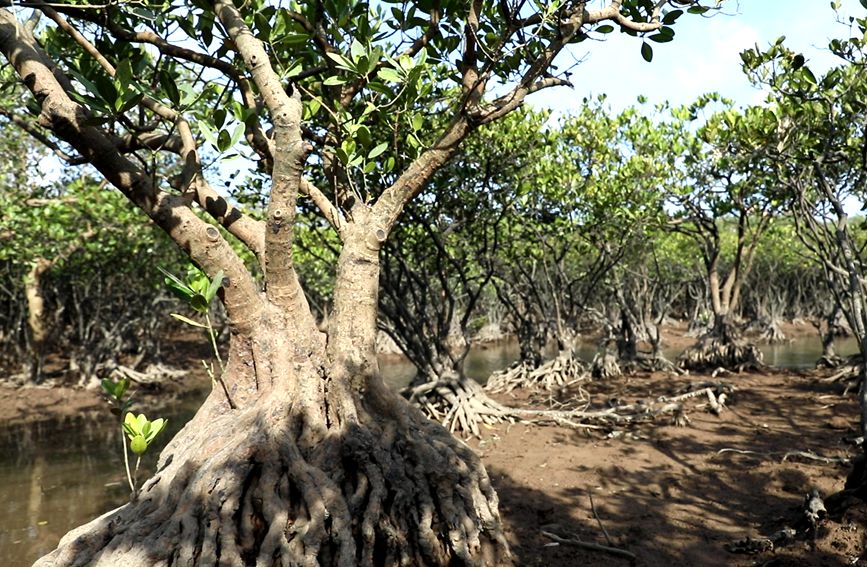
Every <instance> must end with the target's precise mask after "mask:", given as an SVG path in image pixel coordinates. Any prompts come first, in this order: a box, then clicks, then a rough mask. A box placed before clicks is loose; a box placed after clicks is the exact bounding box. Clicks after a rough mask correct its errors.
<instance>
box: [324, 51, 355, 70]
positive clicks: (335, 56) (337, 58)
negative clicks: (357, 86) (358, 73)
mask: <svg viewBox="0 0 867 567" xmlns="http://www.w3.org/2000/svg"><path fill="white" fill-rule="evenodd" d="M326 55H328V58H329V59H331V60H332V61H334V62H335V63H337V66H338V67H342V68H343V69H346V70H347V71H353V70H354V69H355V65H353V64H352V61H350V60H349V59H347V58H346V57H344V56H343V55H341V54H339V53H327V54H326Z"/></svg>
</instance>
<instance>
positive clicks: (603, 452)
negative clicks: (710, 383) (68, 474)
mask: <svg viewBox="0 0 867 567" xmlns="http://www.w3.org/2000/svg"><path fill="white" fill-rule="evenodd" d="M826 377H827V373H826V374H821V373H816V372H813V371H810V372H803V373H796V372H785V371H768V372H764V373H750V374H727V375H723V376H719V377H717V378H714V380H716V381H719V380H722V381H724V382H726V383H727V384H730V385H732V386H734V387H735V388H736V391H735V392H734V394H733V395H732V397H731V399H730V400H729V401H728V409H727V410H725V411H723V412H722V414H721V415H719V416H717V415H714V414H712V413H710V412H709V411H708V410H707V408H704V407H701V406H702V400H701V399H696V400H692V401H689V402H687V404H686V406H687V409H688V412H687V415H688V417H689V421H690V423H689V425H687V426H686V427H678V426H675V425H674V424H673V423H672V420H671V418H670V417H661V418H658V419H657V420H656V421H653V422H648V423H643V424H640V425H636V426H631V427H627V428H622V429H617V430H605V431H592V432H587V431H576V430H572V429H566V428H562V427H552V426H536V425H528V424H521V423H516V424H510V425H509V424H506V425H501V426H497V427H491V428H486V429H484V434H483V437H482V438H481V439H471V440H468V443H469V444H470V445H471V446H472V447H473V448H475V449H476V450H477V451H478V453H479V454H480V455H481V456H482V459H483V460H484V462H485V465H486V466H487V468H488V471H489V473H490V475H491V477H492V479H493V482H494V484H495V486H496V488H497V490H498V492H499V495H500V511H501V515H502V517H503V520H504V522H505V524H506V527H507V530H508V535H509V539H510V541H511V544H512V546H513V549H514V551H515V553H516V555H517V557H518V564H519V565H528V566H536V565H538V566H569V565H612V566H616V565H629V564H630V560H629V559H628V558H625V557H618V556H614V555H609V554H607V553H604V552H600V551H590V550H586V549H582V548H579V547H575V546H572V545H570V544H568V543H559V544H558V543H557V542H555V541H553V540H552V539H551V538H550V537H549V536H546V535H545V534H544V532H547V533H550V534H553V535H555V536H558V537H560V538H563V539H567V540H568V539H575V540H581V541H583V542H589V543H595V544H600V545H607V546H609V547H614V548H618V549H622V550H625V551H627V552H628V553H631V554H633V555H634V556H635V557H636V558H637V561H636V563H637V564H638V565H646V566H665V567H672V566H679V565H736V566H747V565H777V566H783V565H792V566H794V565H807V566H818V565H828V566H844V565H867V559H862V555H864V554H865V545H867V541H865V533H867V531H865V528H867V513H865V511H864V508H863V507H854V508H852V509H851V510H850V511H849V512H847V514H846V515H844V516H843V518H841V519H840V520H839V521H832V520H826V521H824V522H823V523H822V525H821V526H820V527H819V529H818V531H817V533H816V535H815V537H804V536H803V535H801V536H799V537H798V538H796V539H795V540H794V541H791V542H789V543H786V544H784V545H777V546H776V547H775V549H773V550H765V551H763V552H760V553H757V554H753V555H750V554H742V553H732V552H730V551H729V550H728V548H729V547H730V546H731V545H730V544H732V543H733V542H737V541H738V540H741V539H743V538H746V537H751V538H756V539H758V540H761V538H762V537H766V536H769V535H771V534H773V533H775V532H777V531H779V530H780V529H782V528H784V527H787V526H793V525H795V524H796V523H797V521H798V520H799V518H800V515H801V507H802V504H803V501H804V496H805V495H806V494H807V493H808V492H810V490H811V489H813V488H816V489H818V490H819V491H820V492H821V493H822V494H823V495H827V494H829V493H832V492H834V491H836V490H839V489H841V488H842V486H843V483H844V480H845V476H846V474H847V472H848V470H849V466H848V465H846V464H842V463H837V462H820V461H816V460H810V459H807V458H804V457H803V456H800V455H794V454H792V455H788V456H787V453H789V452H791V451H801V452H812V453H814V454H815V455H817V456H820V457H824V458H827V459H848V458H852V457H854V456H855V455H856V454H857V452H858V450H857V449H856V448H855V447H853V446H852V445H851V444H849V443H847V439H850V438H852V437H855V436H856V435H857V433H856V427H857V406H856V402H855V396H854V394H853V393H851V392H850V393H849V394H847V395H845V396H844V395H843V390H844V384H842V383H839V382H833V383H832V382H827V381H826V380H825V378H826ZM706 379H708V377H706V376H697V375H692V376H671V375H667V374H662V373H656V374H652V375H648V374H645V375H637V376H631V377H623V378H619V379H616V380H614V381H610V382H605V383H601V382H590V383H586V384H583V388H584V389H585V390H586V391H587V393H588V394H589V395H590V397H591V401H592V403H593V404H594V406H596V407H604V406H606V405H610V404H612V403H633V402H636V401H639V400H651V399H655V398H657V397H658V396H662V395H672V394H674V393H677V392H679V391H681V390H682V388H684V387H686V386H688V385H689V384H690V383H692V382H695V381H701V380H706ZM563 395H564V396H566V397H568V396H570V395H571V393H569V392H565V393H564V394H563ZM499 399H500V401H502V402H503V403H506V404H509V405H522V406H525V407H526V406H527V405H528V404H530V405H532V403H533V399H532V398H530V399H528V397H527V396H526V395H520V394H519V395H518V396H516V397H510V396H502V397H500V398H499ZM536 401H537V402H538V398H536ZM537 407H538V406H537ZM88 411H94V412H98V411H104V405H103V402H102V400H101V399H100V398H99V395H98V393H97V392H93V391H86V390H74V389H60V388H47V387H38V388H21V389H14V388H7V387H0V427H2V425H3V424H4V423H5V424H8V423H12V422H20V421H33V420H40V419H48V418H50V417H52V416H58V417H62V416H69V415H73V414H76V413H77V414H80V413H82V412H88ZM591 497H592V500H591Z"/></svg>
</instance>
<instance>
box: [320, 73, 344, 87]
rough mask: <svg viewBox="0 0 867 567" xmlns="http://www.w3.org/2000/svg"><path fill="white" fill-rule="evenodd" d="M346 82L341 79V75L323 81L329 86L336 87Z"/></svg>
mask: <svg viewBox="0 0 867 567" xmlns="http://www.w3.org/2000/svg"><path fill="white" fill-rule="evenodd" d="M344 83H346V81H345V80H344V79H341V78H340V77H338V76H336V75H333V76H331V77H328V78H327V79H325V80H324V81H322V84H323V85H325V86H327V87H334V86H337V85H342V84H344Z"/></svg>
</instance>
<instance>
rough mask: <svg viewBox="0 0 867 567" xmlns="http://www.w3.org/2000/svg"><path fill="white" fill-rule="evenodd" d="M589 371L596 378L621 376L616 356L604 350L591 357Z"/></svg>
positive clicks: (603, 378) (607, 378)
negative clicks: (591, 364) (591, 362)
mask: <svg viewBox="0 0 867 567" xmlns="http://www.w3.org/2000/svg"><path fill="white" fill-rule="evenodd" d="M591 373H592V375H593V377H594V378H596V379H597V380H609V379H611V378H617V377H618V376H621V375H622V374H623V371H622V370H621V369H620V364H619V363H618V362H617V356H616V355H614V354H613V353H610V352H608V351H607V350H604V351H602V352H601V353H596V356H594V357H593V366H592V370H591Z"/></svg>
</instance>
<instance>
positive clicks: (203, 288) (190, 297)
mask: <svg viewBox="0 0 867 567" xmlns="http://www.w3.org/2000/svg"><path fill="white" fill-rule="evenodd" d="M159 270H160V271H161V272H162V273H163V275H165V276H166V279H165V283H166V285H167V286H168V288H169V289H170V290H171V291H172V292H173V293H174V294H175V295H176V296H178V297H179V298H180V299H182V300H183V301H185V302H186V303H187V304H188V305H189V306H190V307H191V308H192V309H193V311H195V312H196V313H198V314H199V315H201V316H202V317H204V319H205V322H204V323H200V322H199V321H194V320H192V319H190V318H189V317H184V316H183V315H181V314H179V313H172V314H171V316H172V317H174V318H175V319H177V320H178V321H181V322H183V323H186V324H187V325H191V326H193V327H198V328H200V329H205V331H206V332H207V333H208V338H209V339H210V341H211V349H212V350H213V352H214V357H215V358H216V359H217V365H218V366H219V367H220V375H219V377H217V373H216V372H215V371H214V365H213V364H210V365H209V364H207V363H206V362H205V361H202V365H203V366H204V367H205V371H206V372H207V373H208V376H209V377H210V378H211V385H212V386H214V387H216V385H217V382H218V381H219V383H220V386H222V388H223V393H224V394H225V395H226V400H228V402H229V407H231V408H232V409H235V404H234V403H233V402H232V398H231V396H229V389H228V388H226V384H225V382H223V376H222V374H223V372H224V371H225V370H226V367H225V365H224V364H223V359H222V357H221V356H220V349H218V348H217V333H216V331H215V330H214V326H213V324H212V323H211V316H210V311H211V303H213V301H214V298H215V297H216V296H217V291H218V290H219V289H220V286H221V285H222V284H223V271H222V270H220V271H219V272H217V273H216V275H214V278H213V279H209V278H208V275H207V274H205V273H204V272H202V271H201V270H199V269H198V268H196V267H195V266H190V268H189V269H188V270H187V278H186V281H184V280H182V279H180V278H179V277H177V276H175V275H174V274H172V273H171V272H168V271H166V270H164V269H163V268H159Z"/></svg>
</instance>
